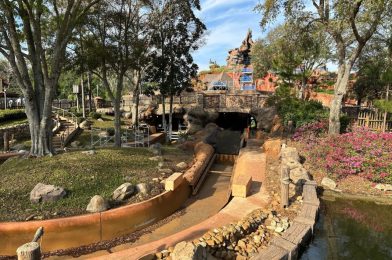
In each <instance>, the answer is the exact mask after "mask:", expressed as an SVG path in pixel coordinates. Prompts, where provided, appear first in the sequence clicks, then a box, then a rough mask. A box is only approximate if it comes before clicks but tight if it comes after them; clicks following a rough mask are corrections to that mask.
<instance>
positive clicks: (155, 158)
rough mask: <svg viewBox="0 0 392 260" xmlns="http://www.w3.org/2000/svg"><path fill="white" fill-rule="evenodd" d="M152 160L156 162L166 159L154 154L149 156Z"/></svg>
mask: <svg viewBox="0 0 392 260" xmlns="http://www.w3.org/2000/svg"><path fill="white" fill-rule="evenodd" d="M148 159H149V160H150V161H155V162H163V161H164V159H163V157H162V156H153V157H150V158H148Z"/></svg>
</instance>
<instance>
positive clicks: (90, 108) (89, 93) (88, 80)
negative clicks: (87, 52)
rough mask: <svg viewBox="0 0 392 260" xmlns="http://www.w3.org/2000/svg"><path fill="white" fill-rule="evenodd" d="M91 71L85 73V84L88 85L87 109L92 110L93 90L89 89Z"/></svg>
mask: <svg viewBox="0 0 392 260" xmlns="http://www.w3.org/2000/svg"><path fill="white" fill-rule="evenodd" d="M91 80H92V77H91V71H90V70H89V71H88V73H87V85H88V110H89V112H91V111H93V90H92V89H91Z"/></svg>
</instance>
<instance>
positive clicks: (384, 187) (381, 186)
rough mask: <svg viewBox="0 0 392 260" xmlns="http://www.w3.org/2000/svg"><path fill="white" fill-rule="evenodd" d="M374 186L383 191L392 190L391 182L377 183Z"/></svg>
mask: <svg viewBox="0 0 392 260" xmlns="http://www.w3.org/2000/svg"><path fill="white" fill-rule="evenodd" d="M374 188H376V189H378V190H383V191H392V185H391V184H377V185H376V186H375V187H374Z"/></svg>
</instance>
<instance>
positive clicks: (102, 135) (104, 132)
mask: <svg viewBox="0 0 392 260" xmlns="http://www.w3.org/2000/svg"><path fill="white" fill-rule="evenodd" d="M98 136H99V137H101V138H105V137H109V136H110V135H109V133H108V132H107V131H101V132H99V133H98Z"/></svg>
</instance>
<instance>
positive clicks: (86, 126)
mask: <svg viewBox="0 0 392 260" xmlns="http://www.w3.org/2000/svg"><path fill="white" fill-rule="evenodd" d="M91 124H92V123H91V122H90V121H88V120H84V121H83V122H82V123H80V124H79V127H80V128H82V129H85V130H86V129H90V128H91Z"/></svg>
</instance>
